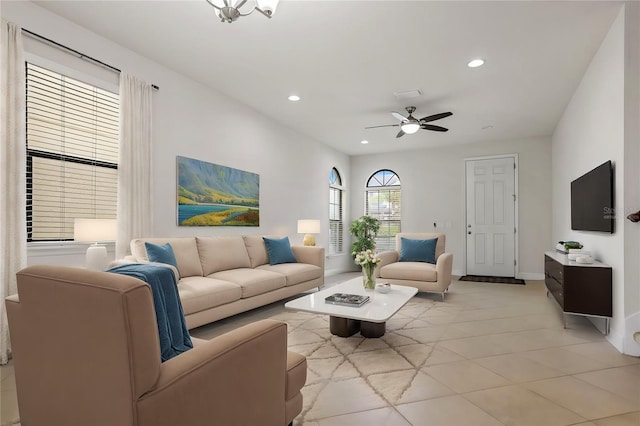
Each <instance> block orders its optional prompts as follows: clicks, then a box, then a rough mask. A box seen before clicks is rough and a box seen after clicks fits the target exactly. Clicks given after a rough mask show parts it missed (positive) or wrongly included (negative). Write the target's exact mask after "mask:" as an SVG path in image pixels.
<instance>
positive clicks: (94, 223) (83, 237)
mask: <svg viewBox="0 0 640 426" xmlns="http://www.w3.org/2000/svg"><path fill="white" fill-rule="evenodd" d="M116 223H117V222H116V220H115V219H76V220H75V221H74V223H73V239H74V240H76V241H85V242H86V241H90V242H94V243H95V242H98V241H114V240H115V239H116V235H117V233H118V228H117V225H116Z"/></svg>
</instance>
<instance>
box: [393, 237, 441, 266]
mask: <svg viewBox="0 0 640 426" xmlns="http://www.w3.org/2000/svg"><path fill="white" fill-rule="evenodd" d="M401 242H402V243H401V246H400V259H399V261H400V262H426V263H432V264H434V265H435V263H436V244H437V243H438V239H437V238H433V239H429V240H415V239H411V238H405V237H402V238H401Z"/></svg>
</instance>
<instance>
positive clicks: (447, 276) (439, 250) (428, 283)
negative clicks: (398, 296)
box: [374, 233, 453, 301]
mask: <svg viewBox="0 0 640 426" xmlns="http://www.w3.org/2000/svg"><path fill="white" fill-rule="evenodd" d="M402 237H404V238H409V239H416V240H428V239H433V238H438V242H437V244H436V251H435V258H436V263H435V265H434V264H431V263H426V262H400V261H399V259H400V252H401V249H402ZM445 239H446V238H445V234H439V233H399V234H396V250H395V251H387V252H383V253H379V254H378V257H380V263H379V264H378V266H377V267H376V270H375V272H374V274H375V277H376V279H377V280H378V281H386V282H390V283H391V284H398V285H406V286H411V287H416V288H417V289H418V291H425V292H438V293H440V294H441V296H442V300H443V301H444V293H445V292H446V291H447V289H448V287H449V284H451V269H452V268H453V254H451V253H445V252H444V247H445Z"/></svg>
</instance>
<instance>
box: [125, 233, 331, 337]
mask: <svg viewBox="0 0 640 426" xmlns="http://www.w3.org/2000/svg"><path fill="white" fill-rule="evenodd" d="M145 242H149V243H152V244H158V245H161V244H166V243H169V244H170V245H171V247H172V249H173V252H174V254H175V256H176V260H177V263H178V271H179V273H180V281H179V282H178V293H179V294H180V300H181V302H182V308H183V310H184V314H185V318H186V320H187V327H188V328H190V329H191V328H195V327H199V326H201V325H204V324H208V323H210V322H213V321H217V320H219V319H222V318H226V317H229V316H231V315H235V314H238V313H240V312H244V311H247V310H250V309H253V308H257V307H259V306H263V305H266V304H269V303H273V302H276V301H278V300H282V299H284V298H287V297H290V296H294V295H296V294H299V293H301V292H303V291H306V290H309V289H311V288H314V287H321V286H322V285H323V284H324V249H323V248H320V247H308V246H291V249H292V251H293V254H294V255H295V257H296V260H297V261H298V262H297V263H283V264H279V265H270V264H269V257H268V255H267V250H266V248H265V244H264V241H263V239H262V236H258V235H248V236H231V237H175V238H139V239H134V240H132V241H131V256H127V258H126V259H125V261H126V262H148V257H147V251H146V249H145V245H144V243H145Z"/></svg>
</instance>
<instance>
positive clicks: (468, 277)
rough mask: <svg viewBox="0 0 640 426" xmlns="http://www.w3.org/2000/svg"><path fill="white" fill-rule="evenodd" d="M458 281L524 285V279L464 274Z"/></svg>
mask: <svg viewBox="0 0 640 426" xmlns="http://www.w3.org/2000/svg"><path fill="white" fill-rule="evenodd" d="M458 279H459V280H460V281H475V282H477V283H494V284H520V285H525V282H524V280H521V279H518V278H509V277H484V276H480V275H465V276H463V277H460V278H458Z"/></svg>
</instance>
